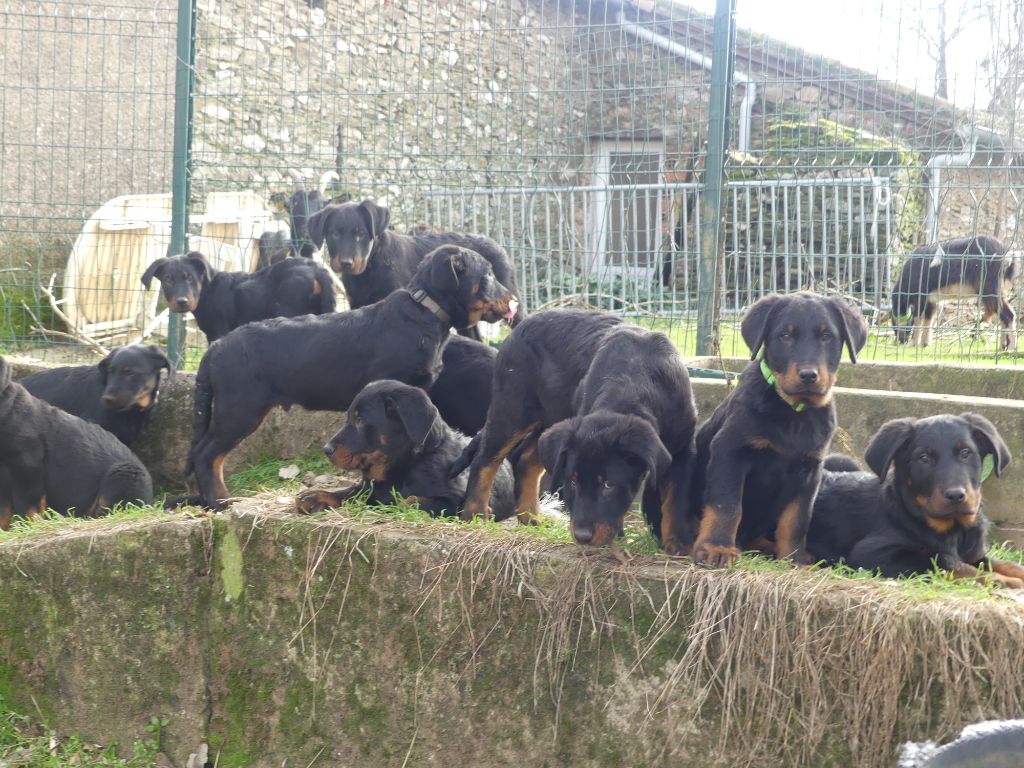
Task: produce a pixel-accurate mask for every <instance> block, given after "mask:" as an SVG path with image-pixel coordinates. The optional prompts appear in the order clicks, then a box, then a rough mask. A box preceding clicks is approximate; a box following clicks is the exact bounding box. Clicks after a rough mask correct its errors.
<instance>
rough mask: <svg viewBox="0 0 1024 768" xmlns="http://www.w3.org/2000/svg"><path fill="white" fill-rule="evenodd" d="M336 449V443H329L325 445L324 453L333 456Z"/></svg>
mask: <svg viewBox="0 0 1024 768" xmlns="http://www.w3.org/2000/svg"><path fill="white" fill-rule="evenodd" d="M334 451H335V447H334V443H328V444H327V445H325V446H324V455H325V456H333V455H334Z"/></svg>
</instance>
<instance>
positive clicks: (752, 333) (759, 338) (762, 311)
mask: <svg viewBox="0 0 1024 768" xmlns="http://www.w3.org/2000/svg"><path fill="white" fill-rule="evenodd" d="M782 301H783V296H782V294H778V293H769V294H768V295H767V296H765V297H763V298H760V299H758V300H757V301H755V302H754V303H753V304H752V305H751V306H750V308H749V309H748V310H747V314H746V315H744V316H743V322H742V323H741V324H740V333H742V334H743V341H745V342H746V343H747V346H748V347H750V359H751V360H753V359H754V358H756V357H757V353H758V351H759V350H760V349H761V346H762V345H763V344H764V340H765V339H766V338H767V336H768V328H769V326H770V325H771V319H772V315H774V314H775V310H776V309H777V308H778V307H779V306H780V304H781V303H782Z"/></svg>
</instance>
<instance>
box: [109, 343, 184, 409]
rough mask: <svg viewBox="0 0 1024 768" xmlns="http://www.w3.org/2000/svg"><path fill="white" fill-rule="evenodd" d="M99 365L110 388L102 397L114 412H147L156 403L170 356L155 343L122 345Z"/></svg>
mask: <svg viewBox="0 0 1024 768" xmlns="http://www.w3.org/2000/svg"><path fill="white" fill-rule="evenodd" d="M98 368H99V370H100V375H101V376H102V377H103V381H104V382H105V383H106V387H104V389H103V394H102V396H101V397H100V400H101V401H102V403H103V407H104V408H109V409H110V410H112V411H147V410H149V409H150V408H152V407H153V406H154V405H156V401H157V397H158V393H159V391H160V370H161V369H165V370H168V371H169V370H170V369H171V362H170V360H168V359H167V356H166V355H165V354H164V353H163V352H161V351H160V349H159V348H157V347H154V346H143V345H141V344H132V345H130V346H127V347H118V348H117V349H115V350H113V351H112V352H111V353H110V354H109V355H107V356H106V357H105V358H103V359H102V360H101V361H100V363H99V365H98Z"/></svg>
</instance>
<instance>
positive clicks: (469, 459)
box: [448, 430, 484, 480]
mask: <svg viewBox="0 0 1024 768" xmlns="http://www.w3.org/2000/svg"><path fill="white" fill-rule="evenodd" d="M483 435H484V433H483V430H480V431H479V432H477V433H476V434H475V435H474V436H473V439H472V440H470V441H469V442H468V443H467V444H466V447H465V448H463V449H462V453H461V454H460V455H459V458H457V459H456V460H455V463H454V464H452V466H451V468H450V469H449V470H448V479H449V480H454V479H455V478H456V477H458V476H459V475H461V474H462V473H463V471H465V469H466V467H468V466H469V465H470V464H472V463H473V459H474V458H475V457H476V454H477V451H479V450H480V441H481V440H483Z"/></svg>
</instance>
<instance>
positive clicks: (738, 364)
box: [687, 357, 1024, 398]
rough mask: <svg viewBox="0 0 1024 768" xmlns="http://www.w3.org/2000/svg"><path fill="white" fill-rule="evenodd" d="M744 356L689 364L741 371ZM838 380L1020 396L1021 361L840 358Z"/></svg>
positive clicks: (895, 388)
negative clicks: (851, 360) (972, 362)
mask: <svg viewBox="0 0 1024 768" xmlns="http://www.w3.org/2000/svg"><path fill="white" fill-rule="evenodd" d="M749 362H750V361H749V359H747V358H745V357H726V358H722V359H719V358H716V357H697V358H690V359H688V360H687V363H688V364H689V365H692V366H695V367H698V368H707V369H710V370H719V369H721V368H724V369H725V370H727V371H733V372H736V371H742V370H743V369H744V368H745V367H746V365H747V363H749ZM839 381H840V383H841V384H842V385H843V386H844V387H848V388H851V389H877V390H884V391H890V392H905V393H912V392H930V393H932V394H944V395H967V396H970V397H974V396H978V397H995V398H1024V365H949V364H943V363H888V362H887V363H876V362H872V361H870V360H862V361H861V362H859V363H857V364H856V365H853V364H851V363H849V362H844V363H843V364H842V366H840V369H839Z"/></svg>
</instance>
